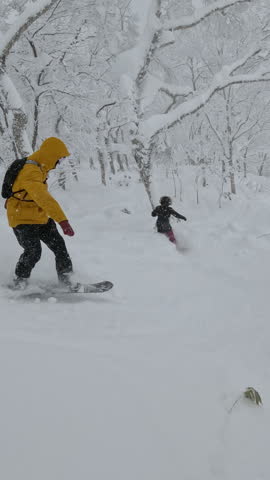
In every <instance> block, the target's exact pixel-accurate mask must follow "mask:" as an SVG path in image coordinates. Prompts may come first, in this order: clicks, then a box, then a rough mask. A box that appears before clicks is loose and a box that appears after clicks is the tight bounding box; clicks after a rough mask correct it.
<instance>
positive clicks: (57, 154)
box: [28, 137, 70, 171]
mask: <svg viewBox="0 0 270 480" xmlns="http://www.w3.org/2000/svg"><path fill="white" fill-rule="evenodd" d="M69 155H70V153H69V151H68V149H67V147H66V145H65V144H64V142H62V140H60V139H59V138H56V137H49V138H47V139H46V140H44V142H43V143H42V144H41V146H40V149H39V150H37V151H36V152H34V153H32V155H29V157H28V159H29V160H34V161H35V162H37V163H39V164H40V165H41V166H42V167H43V168H45V169H46V170H47V171H49V170H53V169H54V168H55V166H56V163H57V162H58V160H60V158H63V157H69Z"/></svg>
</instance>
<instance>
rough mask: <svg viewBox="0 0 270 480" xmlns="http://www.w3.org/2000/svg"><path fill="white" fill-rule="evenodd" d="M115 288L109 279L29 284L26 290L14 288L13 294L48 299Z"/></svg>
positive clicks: (101, 291)
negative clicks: (92, 281) (65, 283)
mask: <svg viewBox="0 0 270 480" xmlns="http://www.w3.org/2000/svg"><path fill="white" fill-rule="evenodd" d="M112 288H113V283H112V282H109V281H108V280H104V281H103V282H98V283H75V284H73V285H71V286H70V287H68V286H59V285H42V286H34V285H29V286H28V287H26V288H25V289H24V290H14V289H11V290H12V293H13V296H14V298H16V299H19V298H21V299H27V298H28V299H29V298H32V299H38V298H39V299H43V300H47V299H49V298H53V297H59V296H60V297H61V296H65V295H70V294H87V293H104V292H108V291H109V290H111V289H112Z"/></svg>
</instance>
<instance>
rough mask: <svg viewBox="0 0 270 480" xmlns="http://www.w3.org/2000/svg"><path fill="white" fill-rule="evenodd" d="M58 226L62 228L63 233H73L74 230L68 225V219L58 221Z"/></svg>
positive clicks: (71, 235)
mask: <svg viewBox="0 0 270 480" xmlns="http://www.w3.org/2000/svg"><path fill="white" fill-rule="evenodd" d="M59 225H60V227H61V228H62V230H63V232H64V235H68V236H69V237H73V235H74V230H73V228H72V227H71V226H70V224H69V222H68V220H63V221H62V222H59Z"/></svg>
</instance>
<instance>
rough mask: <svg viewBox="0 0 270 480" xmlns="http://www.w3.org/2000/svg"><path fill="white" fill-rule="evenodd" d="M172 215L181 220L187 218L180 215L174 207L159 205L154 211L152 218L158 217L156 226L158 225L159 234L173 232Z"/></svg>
mask: <svg viewBox="0 0 270 480" xmlns="http://www.w3.org/2000/svg"><path fill="white" fill-rule="evenodd" d="M171 215H173V216H174V217H176V218H179V219H181V220H186V217H183V215H180V213H178V212H176V211H175V210H174V209H173V208H172V207H167V206H163V205H158V206H157V207H156V208H155V209H154V210H153V212H152V217H158V218H157V222H156V225H157V231H158V232H159V233H166V232H170V230H172V227H171V225H170V216H171Z"/></svg>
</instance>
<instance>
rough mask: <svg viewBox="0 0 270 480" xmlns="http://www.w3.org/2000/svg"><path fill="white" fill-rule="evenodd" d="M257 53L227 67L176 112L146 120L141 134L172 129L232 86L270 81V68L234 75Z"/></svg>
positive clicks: (142, 125)
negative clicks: (220, 92) (217, 94)
mask: <svg viewBox="0 0 270 480" xmlns="http://www.w3.org/2000/svg"><path fill="white" fill-rule="evenodd" d="M257 53H259V50H255V51H253V52H251V53H249V54H247V55H245V56H244V57H242V58H241V59H239V60H237V61H236V62H234V63H232V64H231V65H225V66H224V67H223V68H222V69H221V71H220V72H218V73H217V74H216V75H215V76H214V77H213V80H212V83H211V85H210V86H209V88H207V89H205V90H203V91H202V92H200V93H198V94H196V95H195V96H193V97H192V98H191V99H188V100H186V101H185V102H183V103H182V104H181V105H179V107H177V108H176V109H175V110H173V111H171V112H169V113H167V114H163V115H154V116H152V117H151V118H149V119H147V120H145V121H144V122H142V124H141V132H142V133H144V134H146V135H147V136H148V137H150V138H152V137H153V136H155V135H157V134H158V133H160V132H161V131H162V130H163V129H164V128H170V127H172V126H174V125H175V124H176V123H177V122H179V121H180V120H182V119H183V118H185V117H187V116H188V115H191V114H193V113H195V112H197V111H198V110H200V109H201V108H202V107H203V106H204V105H205V104H206V103H207V102H208V101H209V100H210V99H211V98H212V96H213V95H214V94H215V93H216V92H218V91H220V90H223V89H224V88H226V87H228V86H230V85H236V84H238V85H239V84H245V83H254V82H263V81H270V68H268V69H265V68H263V67H260V68H259V69H258V70H257V71H256V72H255V73H250V74H238V75H232V73H233V72H235V71H236V70H237V68H239V67H241V66H243V65H244V64H245V63H246V62H247V61H248V60H249V59H250V58H252V57H254V56H255V55H256V54H257Z"/></svg>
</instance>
